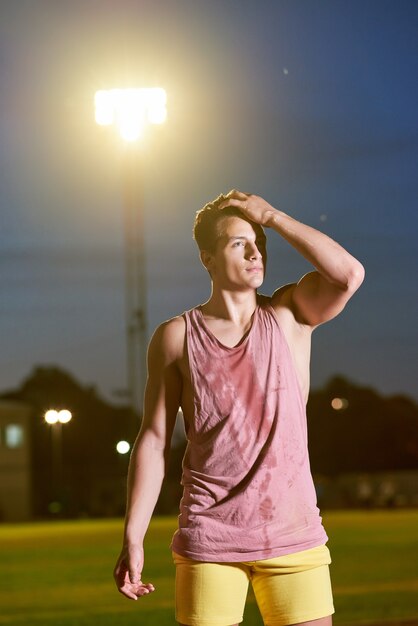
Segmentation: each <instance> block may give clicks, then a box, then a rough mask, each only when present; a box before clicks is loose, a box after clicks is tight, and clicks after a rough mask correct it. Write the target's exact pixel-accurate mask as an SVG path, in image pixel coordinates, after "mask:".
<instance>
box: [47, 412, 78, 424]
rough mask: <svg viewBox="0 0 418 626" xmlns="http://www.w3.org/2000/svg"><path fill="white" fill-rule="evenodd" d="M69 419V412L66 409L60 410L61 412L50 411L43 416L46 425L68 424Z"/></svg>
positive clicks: (70, 416) (70, 415)
mask: <svg viewBox="0 0 418 626" xmlns="http://www.w3.org/2000/svg"><path fill="white" fill-rule="evenodd" d="M71 418H72V414H71V411H68V410H67V409H62V410H61V411H56V410H55V409H50V410H49V411H47V412H46V413H45V415H44V419H45V421H46V422H47V423H48V424H56V423H57V422H59V423H60V424H68V422H69V421H70V420H71Z"/></svg>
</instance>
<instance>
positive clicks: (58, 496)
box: [44, 409, 72, 512]
mask: <svg viewBox="0 0 418 626" xmlns="http://www.w3.org/2000/svg"><path fill="white" fill-rule="evenodd" d="M71 419H72V414H71V411H68V410H67V409H61V410H60V411H57V410H55V409H50V410H49V411H46V413H45V415H44V420H45V422H46V423H47V424H50V426H51V441H52V483H53V489H54V492H53V497H54V499H55V502H54V506H55V507H58V508H57V509H56V510H55V512H59V511H60V510H61V507H62V501H61V500H62V492H63V484H64V460H63V449H62V425H63V424H68V422H70V421H71Z"/></svg>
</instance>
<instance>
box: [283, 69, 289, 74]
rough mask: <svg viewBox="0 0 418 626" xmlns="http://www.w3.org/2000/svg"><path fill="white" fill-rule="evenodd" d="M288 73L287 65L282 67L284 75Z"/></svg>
mask: <svg viewBox="0 0 418 626" xmlns="http://www.w3.org/2000/svg"><path fill="white" fill-rule="evenodd" d="M288 73H289V70H288V69H287V67H284V68H283V74H285V76H287V75H288Z"/></svg>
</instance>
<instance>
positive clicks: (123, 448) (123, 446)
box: [116, 441, 131, 454]
mask: <svg viewBox="0 0 418 626" xmlns="http://www.w3.org/2000/svg"><path fill="white" fill-rule="evenodd" d="M130 449H131V446H130V445H129V443H128V442H127V441H119V442H118V443H117V444H116V450H117V451H118V452H119V454H127V453H128V452H129V450H130Z"/></svg>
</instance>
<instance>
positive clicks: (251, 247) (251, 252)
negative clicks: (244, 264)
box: [247, 243, 262, 260]
mask: <svg viewBox="0 0 418 626" xmlns="http://www.w3.org/2000/svg"><path fill="white" fill-rule="evenodd" d="M247 254H248V258H250V259H251V260H255V259H261V258H262V254H261V252H260V250H259V249H258V248H257V246H256V245H255V244H252V243H249V244H248V252H247Z"/></svg>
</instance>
